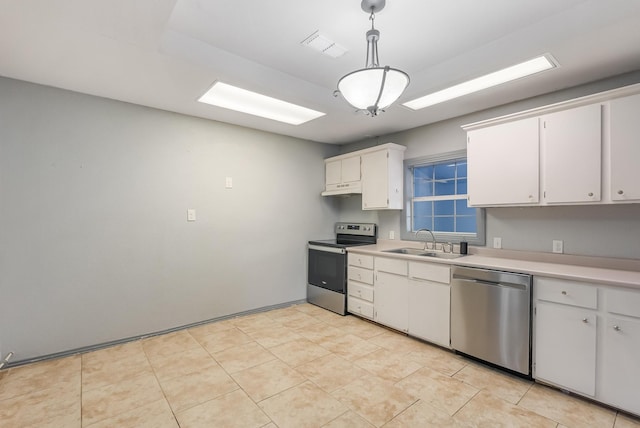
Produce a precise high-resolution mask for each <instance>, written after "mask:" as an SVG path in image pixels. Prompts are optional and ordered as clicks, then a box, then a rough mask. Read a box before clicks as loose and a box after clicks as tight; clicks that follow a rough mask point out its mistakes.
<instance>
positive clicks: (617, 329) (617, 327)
mask: <svg viewBox="0 0 640 428" xmlns="http://www.w3.org/2000/svg"><path fill="white" fill-rule="evenodd" d="M613 329H614V330H615V331H620V330H622V329H621V328H620V326H619V325H614V326H613Z"/></svg>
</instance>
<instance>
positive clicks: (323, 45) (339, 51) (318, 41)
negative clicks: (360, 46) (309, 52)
mask: <svg viewBox="0 0 640 428" xmlns="http://www.w3.org/2000/svg"><path fill="white" fill-rule="evenodd" d="M300 44H301V45H302V46H306V47H309V48H311V49H313V50H315V51H318V52H320V53H322V54H324V55H327V56H330V57H331V58H339V57H341V56H342V55H344V54H345V53H347V49H346V48H344V47H342V46H340V45H339V44H337V43H336V42H333V41H331V40H329V39H328V38H327V37H325V36H323V35H322V34H320V30H318V31H316V32H315V33H313V34H311V35H310V36H309V37H307V38H306V39H304V40H303V41H302V42H300Z"/></svg>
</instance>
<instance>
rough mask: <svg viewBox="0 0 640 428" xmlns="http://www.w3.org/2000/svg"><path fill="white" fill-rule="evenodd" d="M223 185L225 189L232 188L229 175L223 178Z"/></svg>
mask: <svg viewBox="0 0 640 428" xmlns="http://www.w3.org/2000/svg"><path fill="white" fill-rule="evenodd" d="M224 187H225V189H231V188H233V178H231V177H226V178H225V179H224Z"/></svg>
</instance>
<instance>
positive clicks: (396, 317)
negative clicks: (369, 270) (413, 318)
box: [373, 257, 409, 332]
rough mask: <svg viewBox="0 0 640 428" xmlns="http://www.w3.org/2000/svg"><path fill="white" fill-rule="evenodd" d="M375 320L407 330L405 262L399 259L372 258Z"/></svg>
mask: <svg viewBox="0 0 640 428" xmlns="http://www.w3.org/2000/svg"><path fill="white" fill-rule="evenodd" d="M373 264H374V269H375V278H374V283H373V285H374V292H375V296H376V298H375V302H374V309H375V311H374V314H375V317H374V319H375V321H376V322H379V323H380V324H384V325H386V326H388V327H391V328H394V329H396V330H400V331H404V332H406V331H407V328H408V327H407V326H408V323H409V317H408V316H407V310H408V306H409V296H408V283H407V262H406V261H405V260H400V259H387V258H383V257H376V258H375V259H374V263H373Z"/></svg>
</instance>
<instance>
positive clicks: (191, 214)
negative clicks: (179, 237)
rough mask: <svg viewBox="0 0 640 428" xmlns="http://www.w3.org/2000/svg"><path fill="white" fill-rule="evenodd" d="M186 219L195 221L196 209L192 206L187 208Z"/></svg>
mask: <svg viewBox="0 0 640 428" xmlns="http://www.w3.org/2000/svg"><path fill="white" fill-rule="evenodd" d="M187 221H196V210H194V209H193V208H189V209H188V210H187Z"/></svg>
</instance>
